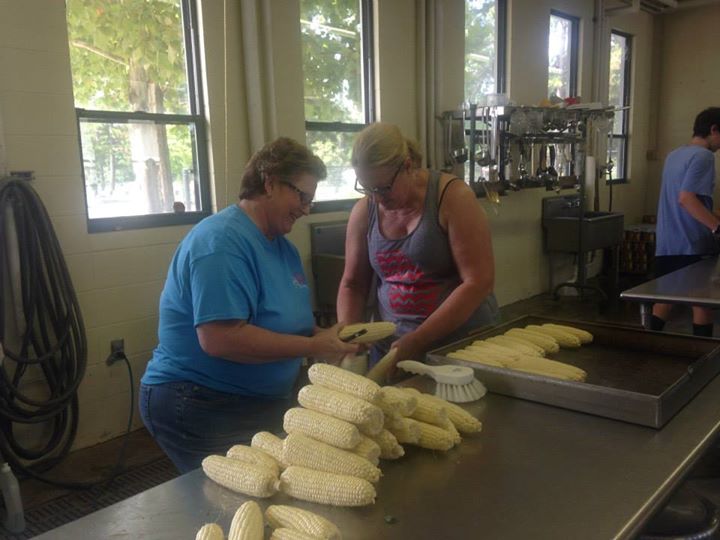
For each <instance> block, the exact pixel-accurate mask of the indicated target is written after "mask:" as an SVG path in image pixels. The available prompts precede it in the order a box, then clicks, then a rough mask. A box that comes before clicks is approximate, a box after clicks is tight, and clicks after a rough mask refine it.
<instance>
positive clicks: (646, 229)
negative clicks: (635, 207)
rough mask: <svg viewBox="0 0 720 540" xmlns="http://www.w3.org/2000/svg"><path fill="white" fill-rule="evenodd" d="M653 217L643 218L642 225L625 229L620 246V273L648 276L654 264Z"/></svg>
mask: <svg viewBox="0 0 720 540" xmlns="http://www.w3.org/2000/svg"><path fill="white" fill-rule="evenodd" d="M654 217H655V216H645V217H644V218H643V223H639V224H635V225H628V226H626V227H625V232H624V234H623V242H622V245H621V246H620V272H622V273H623V274H634V275H649V274H652V272H653V267H654V262H655V223H654V219H653V218H654Z"/></svg>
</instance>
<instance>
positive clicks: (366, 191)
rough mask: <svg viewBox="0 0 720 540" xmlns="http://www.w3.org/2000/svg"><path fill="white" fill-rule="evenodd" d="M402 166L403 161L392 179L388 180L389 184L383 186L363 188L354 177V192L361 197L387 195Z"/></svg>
mask: <svg viewBox="0 0 720 540" xmlns="http://www.w3.org/2000/svg"><path fill="white" fill-rule="evenodd" d="M403 165H405V161H404V160H403V162H402V163H400V166H399V167H398V168H397V170H396V171H395V174H393V177H392V179H391V180H390V182H389V183H388V184H387V185H385V186H379V187H374V188H366V187H363V185H362V184H361V183H360V182H359V181H358V179H357V177H355V191H357V192H358V193H362V194H363V195H379V196H380V197H383V196H385V195H387V194H388V193H390V191H391V190H392V188H393V184H394V183H395V180H396V179H397V177H398V174H400V171H401V170H402V168H403Z"/></svg>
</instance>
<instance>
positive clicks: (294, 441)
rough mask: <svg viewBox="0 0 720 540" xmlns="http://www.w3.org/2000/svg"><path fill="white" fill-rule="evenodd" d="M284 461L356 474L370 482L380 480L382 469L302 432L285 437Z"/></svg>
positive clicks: (322, 469)
mask: <svg viewBox="0 0 720 540" xmlns="http://www.w3.org/2000/svg"><path fill="white" fill-rule="evenodd" d="M283 461H284V462H285V463H287V464H288V465H299V466H301V467H307V468H308V469H315V470H316V471H326V472H331V473H335V474H347V475H349V476H356V477H358V478H364V479H365V480H367V481H368V482H377V481H378V480H380V469H378V468H377V467H374V466H373V465H371V464H370V462H369V461H368V460H367V459H364V458H362V457H360V456H358V455H357V454H353V453H352V452H348V451H347V450H341V449H340V448H335V447H334V446H330V445H329V444H325V443H323V442H320V441H316V440H314V439H311V438H310V437H307V436H305V435H302V434H301V433H291V434H290V435H288V436H287V437H285V442H284V443H283Z"/></svg>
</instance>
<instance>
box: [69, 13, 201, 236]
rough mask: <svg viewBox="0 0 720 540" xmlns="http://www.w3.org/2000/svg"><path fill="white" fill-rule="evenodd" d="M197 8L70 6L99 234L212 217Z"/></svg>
mask: <svg viewBox="0 0 720 540" xmlns="http://www.w3.org/2000/svg"><path fill="white" fill-rule="evenodd" d="M193 8H194V6H192V5H191V4H190V2H189V1H188V0H125V1H124V2H108V1H106V0H67V24H68V37H69V42H70V61H71V66H72V76H73V92H74V98H75V106H76V110H77V116H78V124H79V132H80V143H81V151H82V159H83V174H84V180H85V195H86V203H87V212H88V226H89V229H90V231H91V232H93V231H102V230H117V229H124V228H138V227H147V226H159V225H171V224H177V223H191V222H195V221H198V220H199V219H201V218H202V217H203V216H204V215H207V214H208V213H209V187H208V177H207V158H206V148H205V131H204V119H203V118H202V116H201V111H202V101H201V99H200V95H199V94H198V88H199V85H198V84H197V81H198V78H197V72H196V70H197V67H198V58H197V54H196V53H197V50H198V47H197V36H196V35H195V33H194V30H193V24H192V20H193V16H194V9H193Z"/></svg>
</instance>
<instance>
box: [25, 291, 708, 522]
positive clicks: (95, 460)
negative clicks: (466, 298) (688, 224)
mask: <svg viewBox="0 0 720 540" xmlns="http://www.w3.org/2000/svg"><path fill="white" fill-rule="evenodd" d="M625 288H627V287H625ZM501 311H502V315H503V320H505V321H509V320H512V319H514V318H517V317H521V316H523V315H533V314H534V315H543V316H548V317H553V318H557V319H566V320H569V321H573V320H586V321H599V322H611V323H616V324H618V323H619V324H625V325H630V326H636V327H639V326H640V317H639V308H638V306H637V305H635V304H627V303H624V302H618V303H617V305H615V306H602V305H600V304H599V303H598V301H597V297H592V296H591V297H588V298H585V299H583V300H581V299H579V298H578V297H563V298H562V299H560V300H559V301H556V300H553V299H552V297H551V296H550V295H539V296H535V297H533V298H529V299H527V300H522V301H519V302H516V303H514V304H510V305H508V306H505V307H503V308H502V310H501ZM667 329H668V330H669V331H671V332H681V333H690V332H691V324H690V312H689V310H681V309H678V310H677V312H676V313H675V314H674V316H673V319H672V320H671V321H669V323H668V328H667ZM122 441H123V438H122V437H120V438H117V439H113V440H111V441H107V442H104V443H101V444H98V445H96V446H93V447H91V448H86V449H83V450H79V451H76V452H73V453H72V454H70V455H69V456H68V457H67V459H66V460H65V461H64V462H63V463H62V464H60V465H58V466H57V467H55V469H53V470H52V471H51V472H50V473H48V476H51V477H53V478H57V479H62V480H70V481H94V480H95V481H96V480H99V479H102V478H104V477H105V476H106V475H107V473H108V471H110V470H112V468H113V467H114V465H115V462H116V460H117V456H118V452H119V449H120V447H121V445H122ZM163 458H164V454H163V453H162V451H161V450H160V448H159V447H158V446H157V445H156V444H155V442H154V441H153V439H152V438H151V437H150V436H149V434H148V433H147V431H146V430H144V429H141V430H138V431H135V432H133V433H132V434H131V435H130V438H129V441H128V447H127V453H126V459H125V470H132V469H133V468H137V467H139V466H141V465H144V464H147V463H150V462H153V461H156V460H158V459H163ZM21 491H22V496H23V502H24V505H25V508H26V509H31V508H33V507H36V506H38V505H41V504H43V503H45V502H48V501H50V500H53V499H56V498H58V497H62V496H63V495H66V494H68V493H70V492H69V491H68V490H65V489H62V488H56V487H52V486H48V485H46V484H43V483H40V482H38V481H36V480H24V481H21ZM717 502H718V503H720V500H718V501H717Z"/></svg>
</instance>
